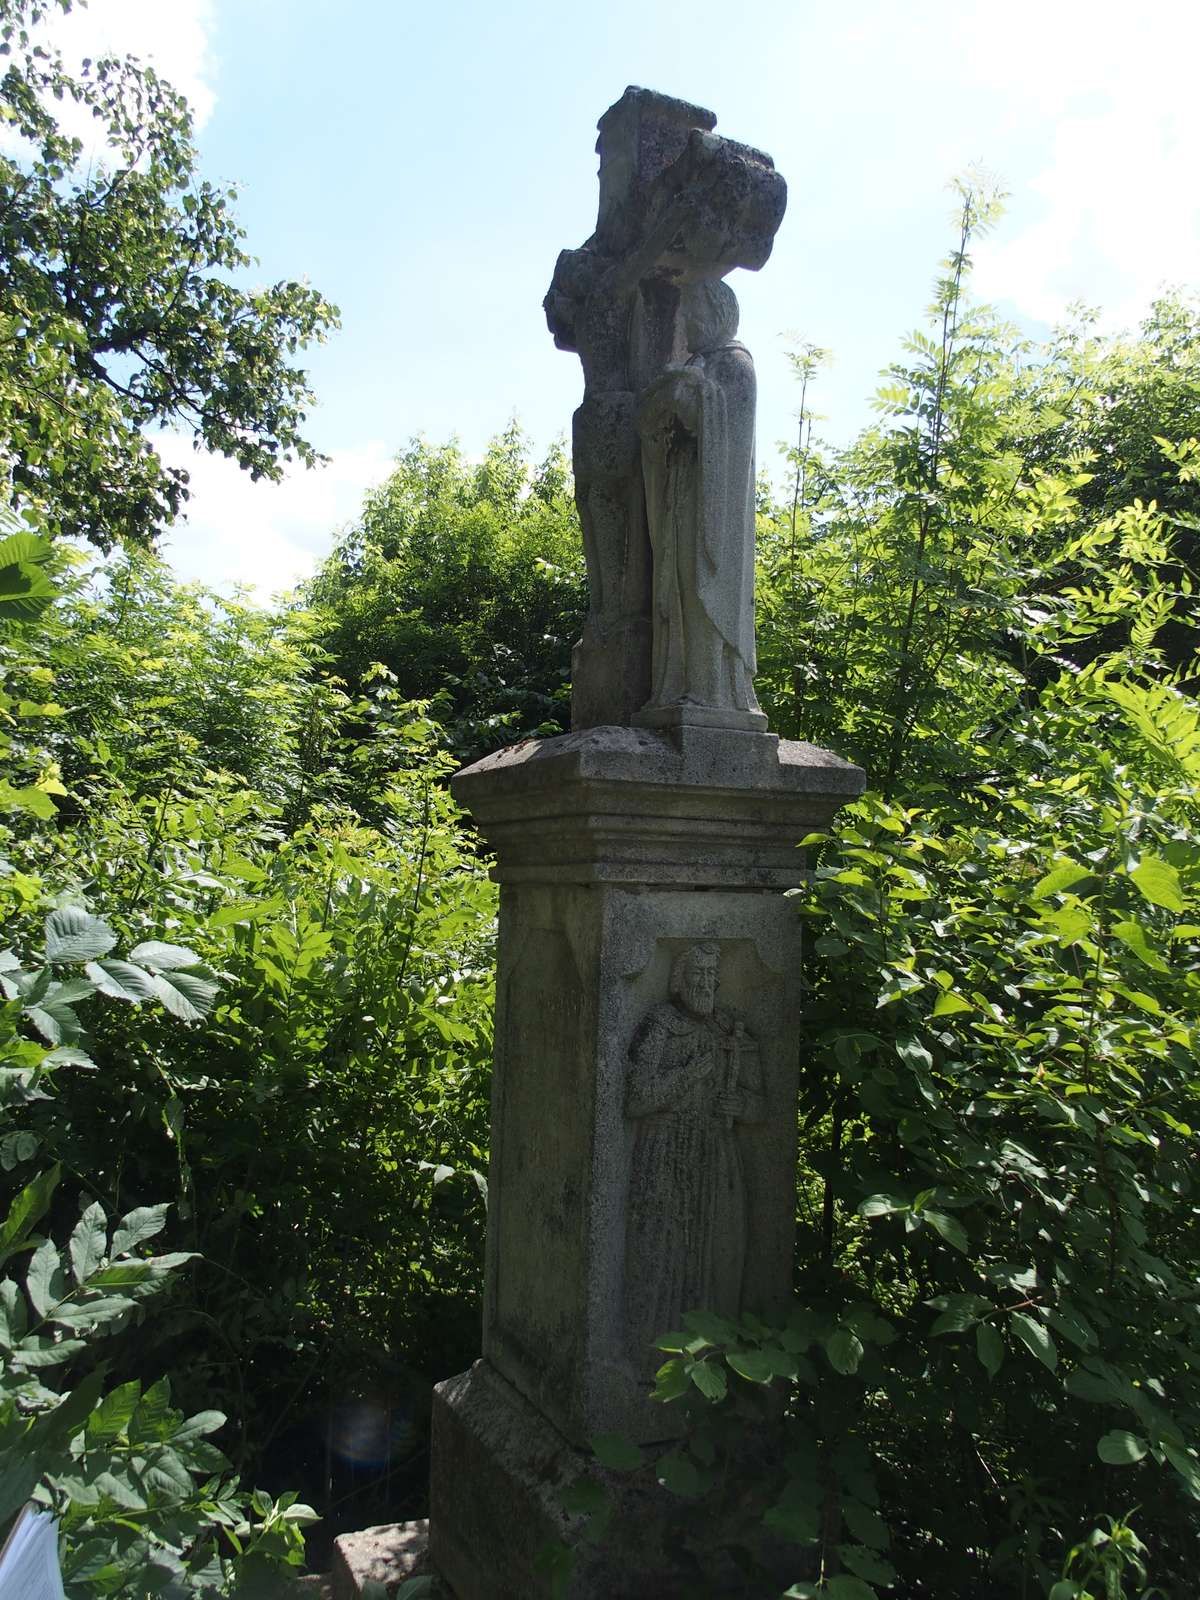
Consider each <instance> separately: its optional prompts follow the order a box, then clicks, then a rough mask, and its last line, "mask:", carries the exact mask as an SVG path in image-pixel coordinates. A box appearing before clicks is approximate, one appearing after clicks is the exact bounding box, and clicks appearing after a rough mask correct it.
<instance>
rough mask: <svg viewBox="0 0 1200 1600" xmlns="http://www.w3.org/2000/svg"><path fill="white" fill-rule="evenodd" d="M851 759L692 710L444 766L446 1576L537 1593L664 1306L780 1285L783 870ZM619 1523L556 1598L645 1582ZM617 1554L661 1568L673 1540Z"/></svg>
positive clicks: (625, 1413)
mask: <svg viewBox="0 0 1200 1600" xmlns="http://www.w3.org/2000/svg"><path fill="white" fill-rule="evenodd" d="M862 786H863V776H862V773H861V772H860V771H859V769H858V768H856V767H852V766H850V765H849V764H847V763H846V762H843V761H840V760H839V759H838V758H837V757H835V756H832V755H830V754H828V753H827V752H825V751H822V750H818V749H816V748H815V747H813V746H810V745H803V744H794V743H788V742H780V741H779V740H778V739H776V738H775V737H774V736H773V735H771V734H766V733H759V732H752V731H742V730H731V729H720V728H708V727H703V726H695V725H691V724H684V725H681V726H678V727H676V728H674V729H672V730H671V732H670V733H669V734H667V733H663V732H659V731H656V730H653V729H650V728H642V727H615V726H606V727H598V728H590V729H586V730H584V731H581V732H577V733H572V734H568V735H566V736H564V737H562V738H558V739H551V740H546V741H544V742H541V743H537V742H528V743H525V744H521V745H516V746H512V747H510V748H509V749H506V750H502V751H499V752H497V753H496V754H495V755H492V756H489V757H487V758H486V759H485V760H483V761H480V762H478V763H476V765H474V766H473V767H470V768H468V769H466V770H465V771H464V772H462V773H460V774H459V775H458V777H457V778H456V779H455V780H454V785H453V787H454V792H455V795H456V797H457V798H458V800H459V801H460V803H461V804H462V805H464V806H465V807H466V808H467V809H468V810H469V811H470V812H471V814H472V815H473V817H474V818H475V820H476V822H477V823H478V825H479V827H480V829H481V831H482V833H483V834H484V837H485V838H486V839H487V841H488V843H489V845H491V847H492V848H493V849H494V850H495V852H496V856H497V867H496V876H497V878H498V879H499V881H500V884H501V900H500V947H499V970H498V981H497V1002H496V1063H495V1079H494V1087H493V1101H492V1153H491V1177H490V1211H489V1223H488V1228H489V1232H488V1248H487V1280H486V1295H485V1312H484V1341H483V1360H482V1361H481V1362H480V1363H478V1364H477V1365H476V1367H475V1368H473V1369H472V1371H471V1373H469V1374H464V1375H463V1376H462V1377H460V1378H456V1379H453V1380H451V1381H450V1382H448V1383H446V1384H443V1385H441V1386H440V1389H439V1390H438V1392H437V1396H436V1404H435V1411H434V1434H433V1477H432V1505H431V1521H432V1546H433V1555H434V1560H435V1563H436V1565H437V1568H438V1570H439V1572H440V1573H441V1574H442V1575H443V1576H444V1577H445V1578H446V1579H447V1580H448V1581H449V1583H450V1584H451V1585H452V1587H453V1588H454V1590H455V1593H456V1595H457V1596H458V1597H459V1600H507V1597H509V1596H512V1597H513V1600H516V1597H518V1596H519V1597H520V1600H528V1597H531V1596H540V1595H543V1594H545V1595H549V1593H550V1584H549V1579H548V1578H547V1577H545V1576H543V1575H542V1574H540V1573H539V1572H538V1571H537V1570H536V1568H535V1558H536V1556H537V1553H538V1550H539V1549H541V1548H542V1547H544V1546H545V1545H546V1544H548V1543H552V1542H554V1541H555V1540H560V1541H565V1542H566V1543H568V1544H570V1543H571V1542H572V1541H573V1540H574V1539H575V1538H576V1537H577V1534H578V1528H577V1527H576V1525H575V1523H574V1520H573V1519H571V1518H569V1517H567V1516H566V1515H565V1514H564V1513H563V1512H562V1511H561V1508H560V1506H559V1495H560V1494H561V1490H562V1488H564V1487H565V1486H566V1485H567V1484H568V1483H570V1482H571V1481H572V1480H573V1479H574V1478H575V1477H577V1476H578V1475H579V1474H580V1473H581V1472H582V1471H583V1470H584V1468H585V1467H586V1466H587V1464H588V1461H589V1448H588V1441H589V1440H590V1439H591V1438H593V1437H594V1436H595V1435H596V1434H599V1433H608V1432H617V1433H621V1434H624V1435H626V1436H628V1437H630V1438H633V1439H636V1440H638V1441H639V1442H641V1443H653V1442H655V1441H657V1440H661V1439H663V1438H664V1436H668V1435H669V1434H670V1431H671V1417H670V1413H669V1411H667V1410H665V1409H664V1408H663V1407H661V1406H656V1405H652V1404H651V1403H650V1402H649V1400H648V1398H647V1394H648V1389H649V1386H650V1374H651V1372H652V1369H653V1365H654V1357H653V1354H652V1352H651V1350H650V1348H649V1339H650V1338H651V1337H653V1333H662V1332H666V1331H668V1328H667V1326H666V1325H664V1326H663V1327H661V1328H658V1327H654V1328H653V1332H650V1331H648V1330H650V1328H651V1325H652V1324H653V1322H654V1319H655V1317H656V1315H658V1312H659V1308H666V1307H672V1308H673V1315H675V1316H676V1317H677V1315H678V1313H679V1312H681V1311H682V1310H686V1309H692V1308H693V1307H694V1305H695V1303H696V1297H697V1296H703V1298H705V1299H707V1300H708V1302H709V1308H710V1309H716V1310H723V1311H726V1312H736V1311H737V1310H739V1309H741V1310H748V1311H756V1312H760V1313H764V1314H768V1315H769V1314H770V1313H771V1312H772V1311H773V1310H774V1309H775V1308H776V1307H778V1306H780V1305H781V1304H782V1303H783V1302H784V1301H785V1300H786V1298H787V1296H788V1294H789V1291H790V1287H791V1279H792V1250H793V1228H794V1212H795V1165H796V1097H797V1078H798V1072H799V1063H798V1060H797V1038H798V1027H799V1006H800V989H799V982H798V977H799V957H800V948H799V946H800V925H799V921H798V919H797V917H796V916H795V913H794V911H793V910H792V908H791V907H790V906H789V905H788V903H787V901H786V899H785V898H784V897H783V895H782V894H781V893H780V891H781V890H784V889H787V888H791V887H794V886H795V885H797V884H799V883H800V882H801V880H802V878H803V872H804V863H803V856H802V854H801V852H800V851H799V850H798V849H797V848H796V847H797V843H798V841H799V840H800V839H801V838H802V837H803V836H804V835H805V834H806V833H809V832H811V831H813V830H817V829H822V828H824V827H826V826H827V825H828V823H829V821H830V819H831V818H832V816H833V814H834V813H835V812H836V811H837V809H838V808H839V807H840V806H841V805H842V804H843V803H844V802H845V801H846V800H848V799H850V798H851V797H853V796H854V795H857V794H858V793H859V792H860V791H861V789H862ZM714 977H719V990H718V993H717V995H716V1005H715V1008H713V1009H712V1010H711V1014H705V1015H704V1016H701V1015H700V1013H699V1011H694V1010H693V1009H689V1005H690V1001H685V998H684V991H683V989H682V988H681V984H685V985H686V984H690V983H691V982H692V981H693V980H695V981H697V982H699V984H700V987H701V989H703V985H704V983H705V982H707V983H708V986H709V992H710V1002H711V986H712V981H713V978H714ZM687 994H688V995H689V996H690V995H691V994H692V991H691V989H688V990H687ZM681 1084H684V1085H686V1089H685V1098H683V1099H680V1098H679V1096H680V1087H679V1086H680V1085H681ZM664 1086H665V1087H664ZM688 1095H690V1096H692V1097H693V1098H692V1099H691V1100H688V1099H687V1098H686V1096H688ZM705 1096H707V1097H708V1098H707V1099H705V1098H704V1097H705ZM681 1107H682V1108H683V1109H682V1110H681V1109H680V1108H681ZM714 1107H715V1109H714ZM689 1108H690V1109H689ZM687 1139H691V1140H692V1145H691V1146H687V1145H686V1143H685V1142H681V1141H686V1140H687ZM689 1149H690V1150H691V1151H692V1158H690V1159H689V1158H688V1150H689ZM664 1166H665V1167H667V1168H669V1169H670V1170H666V1171H660V1170H659V1169H660V1168H664ZM664 1186H665V1187H664ZM664 1197H673V1198H670V1200H669V1201H668V1199H665V1198H664ZM656 1207H658V1208H659V1209H662V1210H665V1211H666V1212H668V1213H670V1214H669V1215H665V1216H664V1217H663V1226H662V1229H661V1237H660V1236H659V1233H658V1230H657V1229H656V1228H655V1227H648V1226H647V1216H649V1217H650V1219H651V1222H653V1220H654V1216H655V1208H656ZM697 1285H702V1286H703V1288H702V1289H701V1288H697ZM734 1302H736V1303H734ZM662 1314H663V1315H666V1314H667V1313H666V1311H665V1310H663V1313H662ZM633 1522H636V1516H635V1517H634V1518H633ZM618 1526H619V1527H620V1528H621V1530H622V1532H621V1534H620V1536H619V1538H618V1539H617V1540H614V1541H613V1542H614V1544H618V1543H619V1544H620V1545H622V1546H623V1547H624V1549H623V1552H616V1551H614V1552H612V1553H610V1554H606V1553H605V1551H604V1549H603V1547H601V1548H600V1549H598V1550H597V1549H592V1548H591V1547H588V1548H587V1549H585V1550H582V1551H581V1553H580V1558H579V1560H578V1561H577V1562H576V1564H575V1567H574V1569H573V1572H572V1577H571V1580H570V1587H569V1589H568V1593H569V1594H570V1595H571V1596H572V1597H573V1600H583V1597H585V1596H586V1597H589V1600H590V1597H593V1596H596V1597H598V1596H600V1595H605V1596H611V1595H614V1594H621V1595H630V1596H632V1595H634V1594H637V1593H641V1592H642V1591H641V1590H640V1589H638V1588H636V1587H633V1586H631V1585H632V1584H633V1583H634V1582H635V1578H634V1576H633V1575H631V1570H630V1569H629V1568H628V1567H627V1566H622V1565H621V1562H622V1561H623V1560H627V1559H628V1558H629V1555H630V1551H631V1550H632V1549H633V1548H634V1547H635V1546H639V1545H640V1544H641V1540H640V1539H639V1537H638V1534H637V1532H636V1529H635V1528H634V1527H633V1524H632V1523H631V1521H630V1520H629V1518H627V1517H623V1518H622V1519H621V1521H620V1522H619V1524H618ZM651 1543H652V1540H651ZM656 1562H657V1568H656V1570H655V1571H653V1572H652V1571H650V1570H649V1569H650V1568H652V1567H655V1563H656ZM636 1565H637V1570H640V1571H643V1572H645V1573H646V1581H647V1582H648V1583H649V1584H650V1585H651V1587H649V1588H648V1589H647V1590H646V1591H645V1592H646V1593H648V1594H649V1593H654V1594H658V1595H663V1594H668V1593H670V1592H671V1590H670V1588H669V1583H670V1571H669V1568H670V1555H669V1552H662V1551H660V1552H659V1553H658V1556H657V1557H656V1558H654V1557H651V1556H650V1555H648V1554H647V1551H646V1550H640V1551H639V1554H638V1557H637V1564H636ZM655 1585H657V1587H655Z"/></svg>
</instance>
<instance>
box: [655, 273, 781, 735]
mask: <svg viewBox="0 0 1200 1600" xmlns="http://www.w3.org/2000/svg"><path fill="white" fill-rule="evenodd" d="M684 302H685V325H686V328H687V334H688V343H689V346H690V347H691V348H692V351H693V353H692V354H691V356H690V357H689V358H688V360H687V361H686V363H684V364H683V365H681V366H675V367H670V368H668V369H667V370H666V371H665V372H663V373H662V374H661V375H660V376H659V377H658V378H657V379H656V380H655V381H654V382H653V383H652V384H650V385H649V387H648V388H647V389H646V391H645V392H644V394H643V395H642V397H641V402H640V405H639V409H638V431H639V434H640V436H641V441H642V467H643V474H644V477H645V483H646V511H647V520H648V524H649V531H650V543H651V548H652V550H653V648H652V665H651V684H652V689H651V695H650V700H649V702H648V703H647V706H646V708H645V712H644V714H643V717H642V718H639V720H643V719H647V720H648V719H649V717H652V715H653V713H654V712H655V711H656V710H661V709H664V708H667V707H672V706H680V705H692V706H702V707H707V708H710V709H712V710H714V711H719V712H727V713H734V714H735V715H736V714H738V713H741V714H743V715H746V714H749V715H750V716H751V717H753V718H755V719H761V712H760V710H759V705H758V700H757V698H756V696H755V693H754V673H755V670H756V661H755V650H754V509H755V482H754V405H755V379H754V362H753V359H752V358H751V355H750V352H749V351H748V350H747V349H746V348H745V346H744V345H741V344H738V343H737V342H736V340H734V339H733V337H732V334H733V332H734V331H736V328H737V302H736V300H735V299H734V296H733V292H732V290H730V289H729V288H728V286H727V285H726V284H723V283H702V284H695V285H692V286H690V287H689V289H688V290H687V291H686V292H685V296H684ZM647 714H648V715H647Z"/></svg>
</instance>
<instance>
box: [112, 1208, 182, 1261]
mask: <svg viewBox="0 0 1200 1600" xmlns="http://www.w3.org/2000/svg"><path fill="white" fill-rule="evenodd" d="M170 1209H171V1208H170V1206H169V1205H160V1206H138V1208H137V1210H136V1211H130V1212H129V1213H128V1214H127V1215H126V1216H124V1217H122V1218H121V1220H120V1222H118V1223H117V1227H116V1231H115V1232H114V1234H113V1237H112V1257H113V1260H114V1261H115V1260H116V1258H117V1257H118V1256H123V1255H127V1254H128V1253H129V1251H130V1250H132V1249H133V1248H134V1247H135V1246H136V1245H139V1244H142V1243H144V1242H145V1240H147V1239H153V1238H154V1235H155V1234H156V1233H161V1232H162V1230H163V1228H164V1227H165V1226H166V1222H167V1212H168V1211H169V1210H170Z"/></svg>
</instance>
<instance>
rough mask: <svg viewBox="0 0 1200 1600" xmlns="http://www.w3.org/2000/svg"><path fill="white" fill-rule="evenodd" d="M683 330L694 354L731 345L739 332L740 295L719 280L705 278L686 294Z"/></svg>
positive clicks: (683, 301) (691, 284) (687, 289)
mask: <svg viewBox="0 0 1200 1600" xmlns="http://www.w3.org/2000/svg"><path fill="white" fill-rule="evenodd" d="M682 303H683V328H684V338H685V339H686V340H687V347H688V349H689V350H690V351H692V352H693V354H700V353H702V352H703V351H705V350H716V349H719V348H720V346H721V345H723V344H728V343H729V341H730V340H731V339H732V338H733V337H734V335H735V334H736V333H737V330H738V303H737V295H735V294H734V292H733V290H732V289H731V288H730V287H729V285H728V284H727V283H725V282H724V281H723V280H722V279H720V278H702V279H701V280H700V281H699V282H698V283H689V284H688V285H687V287H686V288H685V289H684V291H683V296H682Z"/></svg>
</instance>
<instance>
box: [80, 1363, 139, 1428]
mask: <svg viewBox="0 0 1200 1600" xmlns="http://www.w3.org/2000/svg"><path fill="white" fill-rule="evenodd" d="M141 1394H142V1386H141V1384H140V1383H139V1382H138V1381H137V1379H136V1378H135V1379H133V1380H131V1381H130V1382H129V1383H123V1384H121V1385H120V1386H119V1387H118V1388H116V1389H112V1390H110V1392H109V1393H108V1394H106V1395H105V1396H104V1399H103V1400H101V1402H100V1404H99V1405H98V1406H97V1407H96V1409H95V1410H94V1411H93V1412H92V1414H91V1416H90V1417H89V1418H88V1419H87V1437H88V1439H89V1441H92V1440H95V1441H97V1442H99V1441H100V1440H102V1439H116V1438H117V1437H119V1435H120V1434H122V1433H123V1432H124V1431H125V1429H126V1428H127V1427H128V1425H129V1421H130V1418H131V1417H132V1416H133V1413H134V1412H135V1411H136V1410H137V1404H138V1401H139V1400H140V1399H141Z"/></svg>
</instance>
